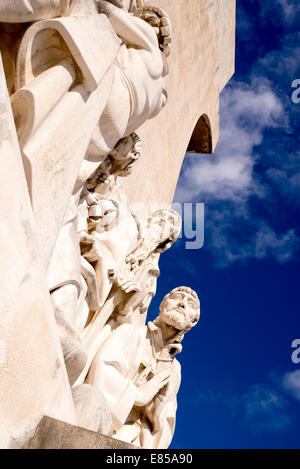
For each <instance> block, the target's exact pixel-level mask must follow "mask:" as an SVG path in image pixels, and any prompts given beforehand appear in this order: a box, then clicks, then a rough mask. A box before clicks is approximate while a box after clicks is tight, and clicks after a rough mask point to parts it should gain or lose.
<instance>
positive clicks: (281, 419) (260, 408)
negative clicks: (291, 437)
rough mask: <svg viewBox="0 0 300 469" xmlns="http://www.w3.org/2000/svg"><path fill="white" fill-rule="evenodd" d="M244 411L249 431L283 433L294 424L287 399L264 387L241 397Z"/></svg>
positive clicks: (259, 386) (257, 387)
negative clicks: (288, 409) (288, 410)
mask: <svg viewBox="0 0 300 469" xmlns="http://www.w3.org/2000/svg"><path fill="white" fill-rule="evenodd" d="M240 405H241V406H242V408H243V411H244V424H246V425H247V426H248V428H249V429H251V430H254V431H260V432H283V431H286V430H287V429H288V428H289V427H290V425H291V422H292V419H291V417H290V415H289V414H288V412H287V408H288V402H287V401H286V399H285V398H284V397H283V396H282V395H281V394H279V393H278V392H276V391H275V390H273V389H272V388H269V387H267V386H264V385H256V386H253V387H252V388H251V389H250V390H249V392H248V393H246V394H244V395H243V396H242V397H241V400H240Z"/></svg>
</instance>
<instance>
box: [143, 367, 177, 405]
mask: <svg viewBox="0 0 300 469" xmlns="http://www.w3.org/2000/svg"><path fill="white" fill-rule="evenodd" d="M170 373H171V372H170V370H164V371H161V372H160V373H157V375H155V376H154V377H153V378H152V379H150V381H147V383H145V384H143V386H141V387H140V388H139V393H138V397H137V399H136V401H135V405H137V406H139V407H142V406H145V405H147V404H148V403H149V402H150V401H152V399H153V398H154V396H155V395H156V394H157V393H158V391H159V390H160V389H162V388H163V387H164V386H165V385H166V384H168V382H169V378H170Z"/></svg>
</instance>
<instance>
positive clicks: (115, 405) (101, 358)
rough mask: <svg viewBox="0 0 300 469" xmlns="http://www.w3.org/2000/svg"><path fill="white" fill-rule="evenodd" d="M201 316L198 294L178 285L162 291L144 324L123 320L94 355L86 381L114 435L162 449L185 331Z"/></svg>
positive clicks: (170, 425)
mask: <svg viewBox="0 0 300 469" xmlns="http://www.w3.org/2000/svg"><path fill="white" fill-rule="evenodd" d="M199 316H200V303H199V299H198V297H197V294H196V293H195V292H194V291H193V290H191V289H190V288H187V287H179V288H175V289H174V290H172V291H171V292H170V293H169V294H168V295H166V296H165V298H164V300H163V302H162V303H161V305H160V313H159V316H158V318H157V319H156V320H155V321H154V322H149V323H148V325H147V326H138V325H133V324H123V325H121V326H119V327H118V328H117V329H115V330H114V331H113V333H112V334H111V336H110V337H109V338H108V339H107V340H106V341H105V342H104V344H103V345H102V347H101V348H100V350H99V352H98V354H97V355H96V357H95V359H94V361H93V363H92V366H91V369H90V372H89V374H88V376H87V379H86V383H88V384H90V385H92V386H95V387H96V388H97V389H101V391H102V392H103V394H104V396H105V399H106V401H107V402H108V405H109V408H110V410H111V413H112V421H113V430H114V436H115V437H116V438H118V439H121V440H124V441H127V442H130V443H134V444H136V445H138V446H141V447H143V448H167V447H168V446H169V444H170V442H171V440H172V436H173V433H174V428H175V416H176V408H177V400H176V396H177V393H178V389H179V386H180V379H181V371H180V364H179V362H178V361H177V360H176V359H175V355H176V354H177V353H179V352H181V350H182V346H181V341H182V339H183V337H184V334H185V333H186V332H187V331H189V330H190V329H191V328H192V327H194V326H195V325H196V324H197V322H198V320H199Z"/></svg>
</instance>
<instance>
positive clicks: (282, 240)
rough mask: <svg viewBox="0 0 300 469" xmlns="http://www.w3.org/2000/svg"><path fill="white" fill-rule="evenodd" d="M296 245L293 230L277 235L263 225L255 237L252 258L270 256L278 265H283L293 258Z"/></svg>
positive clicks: (297, 242)
mask: <svg viewBox="0 0 300 469" xmlns="http://www.w3.org/2000/svg"><path fill="white" fill-rule="evenodd" d="M298 245H299V238H298V236H297V235H296V233H295V230H288V231H287V232H286V233H283V234H282V235H277V234H276V233H275V231H274V230H273V229H272V228H271V227H270V226H269V225H267V224H264V225H262V226H261V227H260V229H259V230H258V231H257V233H256V235H255V252H254V257H256V258H258V259H264V258H266V257H268V256H269V255H271V256H273V257H274V258H275V259H276V260H277V261H278V262H279V263H282V264H284V263H285V262H288V261H289V260H291V258H292V257H293V256H294V253H295V251H296V249H297V248H298Z"/></svg>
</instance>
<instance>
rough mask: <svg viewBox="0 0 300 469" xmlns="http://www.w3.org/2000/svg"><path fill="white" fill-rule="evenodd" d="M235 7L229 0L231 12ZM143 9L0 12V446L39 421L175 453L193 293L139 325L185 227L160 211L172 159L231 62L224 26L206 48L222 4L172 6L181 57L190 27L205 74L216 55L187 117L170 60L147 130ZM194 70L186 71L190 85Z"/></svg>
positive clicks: (40, 0)
mask: <svg viewBox="0 0 300 469" xmlns="http://www.w3.org/2000/svg"><path fill="white" fill-rule="evenodd" d="M233 1H234V0H226V3H227V2H228V3H230V4H231V9H230V10H228V11H229V12H232V11H233V9H232V5H233ZM153 3H154V5H152V1H151V0H34V1H30V0H13V1H12V0H2V1H1V2H0V52H1V55H0V104H1V106H0V120H1V123H2V125H1V126H0V127H1V128H0V153H1V162H2V163H1V168H2V171H1V172H0V174H1V175H2V176H1V177H2V184H1V185H0V186H1V187H2V190H1V193H2V196H1V197H0V209H1V221H2V222H3V223H2V231H3V233H2V234H3V236H2V238H1V240H2V241H1V243H2V248H1V259H2V264H3V265H2V274H3V275H2V277H3V281H2V284H1V288H0V295H1V317H2V319H1V321H0V329H1V334H0V335H1V337H0V394H1V396H0V397H1V399H0V446H2V447H9V446H11V447H14V445H15V447H20V446H22V445H23V444H24V442H26V441H27V440H28V439H29V438H30V437H31V436H32V435H33V433H34V431H35V429H36V427H37V425H38V422H39V421H40V420H41V418H42V416H43V415H48V416H50V417H53V418H56V419H59V420H62V421H65V422H69V423H70V424H72V425H77V426H79V427H84V428H86V429H89V430H92V431H94V432H98V433H103V434H106V435H113V437H114V438H116V439H120V440H123V441H124V442H128V443H133V444H136V445H138V446H140V447H143V448H166V447H168V445H169V444H170V442H171V439H172V435H173V432H174V426H175V416H176V405H177V404H176V396H177V392H178V388H179V384H180V365H179V362H178V361H177V360H176V358H175V356H176V354H177V353H179V352H180V351H181V341H182V339H183V336H184V334H185V332H187V331H188V330H190V329H191V328H192V327H193V326H194V325H195V324H196V323H197V321H198V319H199V314H200V304H199V300H198V297H197V295H196V293H195V292H193V291H192V290H191V289H189V288H187V287H180V288H177V289H175V290H173V291H172V292H170V293H169V294H168V295H167V296H166V297H165V298H164V300H163V302H162V304H161V306H160V314H159V316H158V318H157V319H156V320H155V321H154V322H148V323H147V312H148V308H149V305H150V303H151V300H152V298H153V296H154V295H155V293H156V286H157V279H158V277H159V275H160V271H159V258H160V254H161V253H164V252H165V251H166V250H168V249H169V248H170V247H171V246H172V245H173V243H174V242H175V241H176V239H177V238H178V236H179V233H180V229H181V218H180V216H179V215H178V214H177V213H176V212H174V211H173V210H171V209H169V208H163V209H162V207H170V204H171V200H172V195H173V192H174V189H175V184H176V181H175V180H176V178H177V177H178V172H179V169H178V168H179V156H178V155H179V153H182V155H183V153H184V151H185V149H186V147H187V141H186V140H187V139H188V138H189V136H190V135H191V130H192V129H191V125H192V124H191V123H193V122H194V121H195V120H197V119H198V117H199V116H198V113H199V109H200V108H201V112H204V113H207V114H209V113H210V112H212V113H214V116H215V114H217V110H218V106H217V102H218V97H219V92H220V87H221V85H222V83H223V82H224V77H223V81H222V80H221V78H222V77H220V76H219V74H220V73H221V72H219V71H220V69H221V68H222V67H223V68H222V70H224V68H226V67H225V66H226V64H227V65H228V63H229V60H230V57H229V56H230V54H228V53H227V52H228V51H227V52H226V53H223V52H224V50H225V49H224V47H223V46H222V44H223V43H227V42H228V40H229V39H228V37H229V36H228V35H227V34H225V33H224V31H223V29H224V27H222V28H221V27H220V28H219V30H218V34H215V26H213V27H212V26H211V25H212V24H213V25H215V23H214V22H215V20H216V19H217V20H218V21H219V16H221V13H222V12H223V13H224V14H225V13H226V15H225V19H224V21H223V22H224V24H228V14H227V8H225V7H223V6H222V7H221V3H220V2H218V1H217V0H212V1H211V2H208V1H207V2H206V3H209V5H208V8H204V9H203V8H198V5H197V3H195V0H191V1H190V2H183V0H182V2H181V1H180V2H178V5H177V6H178V8H177V6H176V8H175V9H174V12H173V11H172V12H171V13H172V18H174V21H175V22H176V21H178V15H179V16H181V17H182V12H183V13H184V14H185V8H187V9H188V10H189V14H188V18H189V20H188V21H186V22H185V29H184V31H182V36H181V37H180V40H176V41H175V46H176V50H177V52H178V51H179V53H180V57H181V56H182V55H185V53H186V51H188V48H189V47H190V46H191V44H193V46H192V47H190V50H192V49H193V61H194V62H195V60H194V56H195V54H196V47H195V42H193V41H192V40H191V34H194V33H193V31H196V30H197V31H198V29H199V24H201V28H200V29H201V30H202V28H206V30H207V31H208V33H207V37H209V38H210V41H213V47H211V48H207V50H206V51H205V54H203V55H201V60H202V61H203V63H205V64H206V62H207V57H208V56H209V54H210V51H211V50H212V54H211V55H212V57H213V60H212V61H211V64H210V68H209V72H208V73H207V72H206V70H205V74H204V82H205V83H203V80H202V78H201V85H200V84H199V87H197V93H199V94H201V99H200V98H199V100H196V99H195V102H196V101H197V102H196V104H195V105H194V104H193V106H192V107H191V109H192V112H189V109H190V106H189V103H188V102H187V101H188V100H186V102H185V99H186V98H185V97H186V96H188V94H189V90H188V88H189V87H188V86H187V80H186V79H185V80H181V78H180V77H181V72H182V70H180V69H179V68H178V57H177V55H175V54H174V56H173V57H172V69H174V74H173V77H172V80H173V81H172V80H171V83H170V85H171V86H170V90H171V91H172V95H173V99H172V103H171V104H172V108H171V112H169V108H170V106H169V108H167V109H164V111H163V112H162V113H161V114H160V116H158V114H159V113H160V111H162V110H163V108H164V107H165V104H166V102H167V98H168V93H167V87H166V77H167V74H168V60H167V59H168V56H169V54H170V44H171V41H172V27H171V22H170V18H169V16H168V14H167V13H166V12H165V11H164V10H163V9H161V8H160V7H158V6H157V3H158V4H160V5H162V3H163V2H162V1H161V0H157V1H156V0H153ZM166 3H168V4H169V6H170V5H171V0H166ZM183 4H184V6H183ZM201 4H202V2H201ZM187 5H189V6H187ZM191 9H193V13H192V14H190V13H191V11H192V10H191ZM197 9H198V10H197ZM196 11H199V15H200V13H201V15H203V17H202V16H201V23H199V21H198V20H199V18H198V17H197V15H196V14H194V13H195V12H196ZM173 13H174V15H173ZM223 13H222V14H223ZM195 17H197V18H196V21H197V24H196V22H195V20H194V18H195ZM191 25H192V26H191ZM218 26H220V25H219V23H218ZM187 37H188V38H189V39H188V40H187ZM230 37H231V36H230ZM177 39H178V38H177ZM198 39H199V38H197V40H198ZM202 39H203V38H202V37H201V38H200V40H198V42H199V43H201V44H203V43H205V41H204V40H202ZM197 47H198V46H197ZM183 52H184V54H183ZM198 52H199V49H197V53H198ZM186 55H187V57H188V58H189V60H190V59H191V57H192V55H191V56H190V55H189V54H186ZM220 57H222V60H220ZM224 64H225V65H224ZM2 65H3V66H2ZM198 65H199V64H198V63H197V64H196V65H195V64H194V63H192V64H191V63H190V62H189V66H191V68H192V69H193V76H197V77H198V78H197V79H198V81H199V76H198V75H197V73H196V72H197V70H198V68H200V67H198ZM181 68H182V66H181ZM229 68H230V67H229V66H228V70H229ZM211 70H213V72H212V71H211ZM216 70H217V72H216ZM226 73H227V74H226V77H227V78H228V76H229V71H227V72H226ZM201 74H202V72H201ZM184 76H186V75H184ZM210 76H212V80H211V82H210V81H209V80H208V77H210ZM224 76H225V75H224ZM174 77H175V78H174ZM199 83H200V81H199ZM203 84H204V85H205V86H203ZM195 88H196V86H195ZM174 90H176V92H175V93H174ZM199 90H200V91H199ZM176 93H177V95H176ZM174 94H175V95H176V97H175V98H174ZM208 94H209V96H212V98H210V99H207V102H206V96H207V95H208ZM193 96H194V97H195V96H196V94H195V93H193ZM177 102H178V103H179V104H180V110H181V111H180V113H179V114H178V115H177ZM183 103H184V106H183ZM199 103H201V105H200V106H199ZM203 103H204V104H205V106H204V104H203ZM169 105H170V103H169ZM183 109H184V112H183ZM182 116H185V119H184V120H182V121H181V117H182ZM214 116H213V117H214ZM154 117H156V119H155V120H154V125H152V123H151V122H147V123H146V121H148V120H150V119H152V118H154ZM215 117H216V116H215ZM179 120H180V123H179ZM183 121H184V122H183ZM204 121H205V122H207V126H206V127H207V129H209V131H210V130H211V133H213V134H214V135H215V133H216V132H215V131H216V127H217V124H216V123H217V119H214V121H213V125H212V129H210V125H209V118H208V117H207V119H206V118H205V119H204ZM155 122H159V125H158V126H157V127H155V125H156V124H155ZM144 123H145V125H143V124H144ZM181 125H182V131H181V128H180V126H181ZM141 126H142V128H141V129H140V127H141ZM170 128H172V137H170V136H169V132H168V130H169V129H170ZM137 129H139V130H137ZM161 129H164V131H161ZM135 131H138V133H139V135H141V136H142V137H143V138H142V140H143V146H145V147H146V151H144V152H143V155H141V140H140V138H139V137H138V135H137V134H136V133H135ZM181 134H183V138H181ZM178 135H180V139H181V141H180V142H179V138H178ZM173 137H174V138H173ZM175 137H176V138H175ZM175 141H176V143H175ZM214 144H215V137H214ZM176 147H178V148H176ZM209 148H210V146H209ZM174 155H175V156H174ZM176 155H177V156H176ZM175 160H176V162H175ZM138 162H139V164H138ZM181 162H182V160H181V161H180V164H181ZM174 163H176V164H174ZM12 177H13V178H14V180H15V185H14V187H13V188H12V187H11V184H10V181H11V180H12ZM121 178H122V179H121ZM132 181H134V182H133V184H132ZM130 185H131V186H132V187H130ZM152 187H153V188H154V189H152ZM149 191H150V193H149ZM151 191H152V192H151ZM149 194H150V195H149ZM7 200H9V203H7ZM12 202H13V205H11V203H12ZM135 203H137V204H138V203H140V204H143V210H141V211H138V210H136V209H134V208H133V207H134V204H135ZM152 203H153V205H152ZM153 206H155V207H156V209H155V211H154V210H153Z"/></svg>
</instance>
